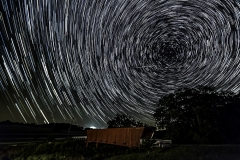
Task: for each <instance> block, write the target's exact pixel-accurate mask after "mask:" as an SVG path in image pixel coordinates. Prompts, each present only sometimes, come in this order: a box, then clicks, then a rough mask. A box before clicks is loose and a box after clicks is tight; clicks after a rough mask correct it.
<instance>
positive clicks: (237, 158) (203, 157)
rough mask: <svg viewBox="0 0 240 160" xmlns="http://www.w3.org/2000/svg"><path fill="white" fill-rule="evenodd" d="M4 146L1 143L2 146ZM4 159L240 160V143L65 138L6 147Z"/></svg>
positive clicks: (2, 151) (1, 157) (1, 153)
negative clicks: (151, 144) (130, 144)
mask: <svg viewBox="0 0 240 160" xmlns="http://www.w3.org/2000/svg"><path fill="white" fill-rule="evenodd" d="M0 147H1V146H0ZM0 159H1V160H9V159H11V160H25V159H26V160H42V159H44V160H55V159H56V160H90V159H91V160H101V159H107V160H148V159H149V160H240V145H178V146H172V147H170V148H163V149H162V148H154V149H149V148H146V147H145V148H144V147H141V148H135V149H129V148H127V147H119V146H113V145H106V144H99V145H98V147H96V145H95V144H94V143H92V144H91V143H90V145H89V146H88V147H86V146H85V142H84V141H82V140H73V139H67V140H61V141H53V142H52V143H48V142H46V141H45V142H40V143H39V142H38V143H29V144H18V145H14V146H4V148H2V150H1V152H0Z"/></svg>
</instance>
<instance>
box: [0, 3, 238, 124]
mask: <svg viewBox="0 0 240 160" xmlns="http://www.w3.org/2000/svg"><path fill="white" fill-rule="evenodd" d="M0 6H1V12H0V25H1V30H0V31H1V32H0V42H1V47H0V48H1V58H0V59H1V63H0V91H1V100H0V101H1V106H0V109H1V113H0V115H1V116H0V117H1V118H0V119H1V120H4V119H12V120H17V121H22V122H35V123H44V122H45V123H50V122H71V121H72V120H74V123H78V124H81V125H85V126H88V125H93V124H94V125H98V126H101V125H103V124H104V123H105V122H106V121H108V120H109V119H111V118H113V117H114V116H115V115H116V113H119V114H122V113H126V114H130V115H133V116H134V117H135V118H136V119H138V120H141V121H143V122H146V123H152V122H153V118H152V114H153V113H154V110H155V109H156V107H157V102H158V100H159V98H160V97H161V96H163V95H165V94H168V93H171V92H173V91H174V90H176V89H179V88H183V87H196V86H198V85H204V86H213V87H216V88H217V89H218V90H219V91H220V90H228V91H233V92H238V91H239V90H240V78H239V76H238V75H239V72H240V62H239V60H240V55H239V36H240V35H239V34H240V30H239V19H240V18H239V17H240V4H239V1H237V0H224V1H223V0H211V1H206V0H91V1H90V0H64V1H63V0H22V1H20V0H1V1H0Z"/></svg>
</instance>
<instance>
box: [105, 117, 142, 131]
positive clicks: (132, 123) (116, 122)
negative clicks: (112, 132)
mask: <svg viewBox="0 0 240 160" xmlns="http://www.w3.org/2000/svg"><path fill="white" fill-rule="evenodd" d="M107 124H108V128H120V127H143V126H146V124H144V123H142V122H140V121H136V120H135V119H134V118H133V117H132V116H130V115H128V114H126V115H125V114H122V115H120V114H117V115H116V117H115V118H113V119H111V120H109V121H108V122H107Z"/></svg>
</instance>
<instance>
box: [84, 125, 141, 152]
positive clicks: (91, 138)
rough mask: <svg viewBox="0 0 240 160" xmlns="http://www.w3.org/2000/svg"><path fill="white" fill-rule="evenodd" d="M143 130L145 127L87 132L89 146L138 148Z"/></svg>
mask: <svg viewBox="0 0 240 160" xmlns="http://www.w3.org/2000/svg"><path fill="white" fill-rule="evenodd" d="M143 130H144V127H134V128H109V129H93V130H87V145H88V143H89V142H95V143H97V144H98V143H105V144H113V145H119V146H127V147H130V148H131V147H137V146H139V145H140V139H141V137H142V134H143Z"/></svg>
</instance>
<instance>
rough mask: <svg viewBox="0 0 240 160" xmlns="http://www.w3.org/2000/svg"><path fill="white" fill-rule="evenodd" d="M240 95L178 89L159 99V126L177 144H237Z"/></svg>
mask: <svg viewBox="0 0 240 160" xmlns="http://www.w3.org/2000/svg"><path fill="white" fill-rule="evenodd" d="M239 104H240V100H239V95H234V94H233V93H230V92H221V93H217V92H215V91H214V89H212V88H209V87H198V88H195V89H188V88H184V89H179V90H177V91H176V92H174V93H173V94H169V95H166V96H164V97H162V98H161V99H160V100H159V104H158V105H159V106H158V108H157V109H156V111H155V113H154V115H153V116H154V118H155V120H156V125H157V126H158V127H160V128H165V129H166V135H165V138H168V139H172V140H173V141H174V142H175V143H234V142H236V139H238V141H239V138H240V136H239V135H240V127H239V126H240V108H239V107H240V106H239Z"/></svg>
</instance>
